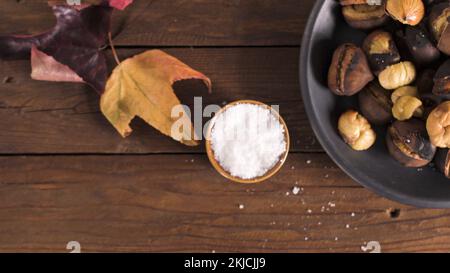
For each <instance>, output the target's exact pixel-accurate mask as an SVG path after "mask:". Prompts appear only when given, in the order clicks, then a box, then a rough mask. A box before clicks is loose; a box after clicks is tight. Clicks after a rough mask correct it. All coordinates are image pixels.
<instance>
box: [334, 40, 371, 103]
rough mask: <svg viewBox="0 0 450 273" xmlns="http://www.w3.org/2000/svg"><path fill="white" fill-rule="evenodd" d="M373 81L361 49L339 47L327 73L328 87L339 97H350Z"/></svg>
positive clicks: (352, 45)
mask: <svg viewBox="0 0 450 273" xmlns="http://www.w3.org/2000/svg"><path fill="white" fill-rule="evenodd" d="M373 79H374V76H373V74H372V72H371V71H370V68H369V64H368V62H367V58H366V55H365V54H364V52H363V51H362V49H361V48H359V47H357V46H355V45H354V44H343V45H341V46H340V47H339V48H338V49H336V51H335V52H334V55H333V60H332V63H331V66H330V69H329V71H328V87H329V88H330V90H331V91H333V93H335V94H336V95H339V96H352V95H354V94H356V93H358V92H359V91H361V89H363V88H364V86H366V85H367V83H369V82H370V81H372V80H373Z"/></svg>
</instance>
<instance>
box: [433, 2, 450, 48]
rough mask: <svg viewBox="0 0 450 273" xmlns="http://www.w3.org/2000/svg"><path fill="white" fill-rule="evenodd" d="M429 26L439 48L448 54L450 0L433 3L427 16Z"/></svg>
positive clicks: (449, 41) (449, 44) (449, 43)
mask: <svg viewBox="0 0 450 273" xmlns="http://www.w3.org/2000/svg"><path fill="white" fill-rule="evenodd" d="M429 17H430V18H429V21H428V23H429V28H430V31H431V33H432V34H433V36H434V38H435V40H436V42H437V47H438V48H439V50H441V51H442V52H444V53H445V54H447V55H450V27H448V26H449V19H450V2H448V1H444V2H442V3H438V4H436V5H433V8H432V9H431V12H430V16H429Z"/></svg>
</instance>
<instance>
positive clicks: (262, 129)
mask: <svg viewBox="0 0 450 273" xmlns="http://www.w3.org/2000/svg"><path fill="white" fill-rule="evenodd" d="M211 147H212V149H213V151H214V155H215V158H216V160H217V161H218V162H219V164H220V165H221V166H222V167H223V168H224V169H225V170H226V171H227V172H228V173H230V174H231V175H232V176H234V177H239V178H242V179H253V178H256V177H260V176H263V175H264V174H266V173H267V172H268V171H269V170H270V169H272V168H273V167H274V166H275V165H276V164H277V163H278V162H279V161H280V157H281V156H282V155H283V153H284V152H285V151H286V140H285V137H284V128H283V126H282V124H281V123H280V121H279V120H278V118H277V117H276V116H275V115H274V114H273V113H272V112H271V110H269V109H267V108H265V107H263V106H260V105H254V104H247V103H243V104H237V105H235V106H232V107H230V108H228V109H227V110H225V111H224V112H222V114H220V115H218V116H217V119H216V120H215V123H214V127H213V129H212V131H211Z"/></svg>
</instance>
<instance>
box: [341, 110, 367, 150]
mask: <svg viewBox="0 0 450 273" xmlns="http://www.w3.org/2000/svg"><path fill="white" fill-rule="evenodd" d="M338 130H339V133H340V134H341V136H342V138H343V139H344V141H345V143H347V144H348V145H349V146H350V147H352V149H354V150H356V151H364V150H367V149H369V148H370V147H372V145H373V144H374V143H375V140H376V134H375V131H374V130H372V127H371V126H370V123H369V122H368V121H367V119H365V118H364V117H363V116H361V115H360V114H359V113H358V112H356V111H354V110H349V111H347V112H345V113H343V114H342V115H341V117H340V118H339V122H338Z"/></svg>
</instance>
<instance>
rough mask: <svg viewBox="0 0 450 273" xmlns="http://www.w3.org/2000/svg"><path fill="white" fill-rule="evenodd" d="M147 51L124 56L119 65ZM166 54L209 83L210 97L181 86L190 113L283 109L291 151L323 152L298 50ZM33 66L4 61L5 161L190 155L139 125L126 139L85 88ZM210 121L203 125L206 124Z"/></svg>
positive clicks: (0, 74) (0, 88)
mask: <svg viewBox="0 0 450 273" xmlns="http://www.w3.org/2000/svg"><path fill="white" fill-rule="evenodd" d="M143 50H145V49H132V50H131V49H122V50H120V51H119V52H120V57H121V58H122V59H124V58H126V57H128V56H132V55H134V54H136V53H138V52H142V51H143ZM168 52H169V53H170V54H173V55H174V56H176V57H178V58H180V59H181V60H183V61H185V62H186V63H188V64H190V65H191V66H192V67H194V68H196V69H198V70H200V71H202V72H204V73H205V74H207V75H208V76H209V77H211V79H212V81H213V84H214V89H213V94H211V95H208V94H207V91H206V88H205V87H204V86H202V84H201V83H198V82H184V83H180V84H176V90H177V93H178V95H179V97H180V99H181V101H182V102H183V103H185V104H187V105H189V106H190V107H191V109H193V108H192V107H193V101H194V99H193V98H194V96H201V97H203V104H204V105H208V104H218V105H222V104H224V103H226V102H231V101H234V100H239V99H254V100H260V101H263V102H266V103H268V104H271V105H275V104H277V105H280V112H281V114H282V116H283V117H284V118H285V119H286V121H287V123H288V126H289V129H290V132H291V137H292V140H293V141H292V150H293V151H321V148H320V146H319V144H318V143H317V142H316V141H315V138H314V136H313V132H312V130H311V128H310V126H309V123H308V120H307V117H306V115H305V112H304V108H303V102H302V100H301V95H300V88H299V83H298V54H299V49H298V48H225V49H221V48H211V49H210V48H201V49H183V48H178V49H169V50H168ZM29 74H30V67H29V62H28V61H9V62H0V79H3V78H5V77H11V78H10V83H6V84H1V83H0V115H1V116H2V117H3V118H2V119H0V127H1V128H4V130H2V131H0V154H30V153H161V152H166V153H186V152H202V151H203V146H201V147H199V148H194V149H192V148H187V147H184V146H183V145H181V144H178V143H176V142H175V141H172V140H171V139H170V138H167V137H165V136H162V135H161V134H159V132H157V131H156V130H154V129H153V128H151V127H149V126H147V125H145V124H144V123H143V122H141V121H136V122H134V123H133V127H134V129H135V131H134V133H133V135H132V136H130V137H129V138H127V139H122V138H121V137H120V136H119V135H118V134H117V133H116V131H115V130H114V129H113V127H112V126H111V125H110V124H109V123H108V122H107V120H106V119H105V118H104V117H103V116H102V114H101V113H100V112H99V107H98V102H99V98H98V96H97V94H96V93H94V92H93V91H91V90H90V89H89V88H88V87H86V86H84V85H80V84H71V83H49V82H38V81H33V80H31V79H30V76H29ZM205 121H206V120H205Z"/></svg>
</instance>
